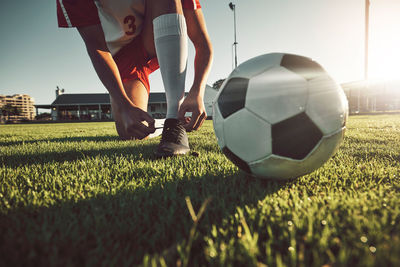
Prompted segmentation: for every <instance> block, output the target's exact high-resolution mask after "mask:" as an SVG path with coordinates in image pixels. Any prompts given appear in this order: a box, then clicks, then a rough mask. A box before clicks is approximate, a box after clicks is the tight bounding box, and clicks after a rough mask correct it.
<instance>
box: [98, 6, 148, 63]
mask: <svg viewBox="0 0 400 267" xmlns="http://www.w3.org/2000/svg"><path fill="white" fill-rule="evenodd" d="M95 4H96V6H97V10H98V14H99V19H100V22H101V26H102V28H103V32H104V36H105V39H106V42H107V47H108V49H109V50H110V52H111V54H112V55H115V54H116V53H117V52H118V51H119V50H120V49H121V48H122V47H123V46H125V45H126V44H128V43H130V42H131V41H132V40H133V38H135V37H136V36H138V35H139V34H140V33H141V31H142V28H143V21H144V14H145V0H118V1H115V0H96V1H95Z"/></svg>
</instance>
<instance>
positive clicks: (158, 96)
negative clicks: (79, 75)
mask: <svg viewBox="0 0 400 267" xmlns="http://www.w3.org/2000/svg"><path fill="white" fill-rule="evenodd" d="M166 101H167V100H166V98H165V93H150V96H149V103H166ZM99 104H102V105H110V95H109V94H62V95H59V96H58V97H57V98H56V100H54V102H53V103H52V104H51V105H52V106H70V105H99Z"/></svg>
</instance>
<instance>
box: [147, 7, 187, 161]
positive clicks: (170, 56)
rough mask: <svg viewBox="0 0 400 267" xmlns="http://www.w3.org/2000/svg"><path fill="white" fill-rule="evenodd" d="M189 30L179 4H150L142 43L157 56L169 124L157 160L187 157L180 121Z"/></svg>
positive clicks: (150, 52) (183, 130) (148, 51)
mask: <svg viewBox="0 0 400 267" xmlns="http://www.w3.org/2000/svg"><path fill="white" fill-rule="evenodd" d="M187 39H188V37H187V30H186V21H185V18H184V16H183V11H182V4H181V1H180V0H147V1H146V15H145V23H144V28H143V42H144V46H145V49H146V51H147V53H148V54H149V55H155V54H156V55H157V59H158V63H159V65H160V71H161V76H162V79H163V83H164V88H165V93H166V98H167V116H166V117H167V120H166V121H165V124H164V130H163V138H162V140H161V143H160V145H159V147H158V149H157V151H156V155H157V156H172V155H176V154H185V153H187V152H188V151H189V150H190V149H189V143H188V140H187V135H186V131H185V129H184V127H183V126H182V123H180V122H179V120H178V111H179V107H180V105H181V103H182V101H183V98H184V92H185V78H186V65H187V50H188V48H187Z"/></svg>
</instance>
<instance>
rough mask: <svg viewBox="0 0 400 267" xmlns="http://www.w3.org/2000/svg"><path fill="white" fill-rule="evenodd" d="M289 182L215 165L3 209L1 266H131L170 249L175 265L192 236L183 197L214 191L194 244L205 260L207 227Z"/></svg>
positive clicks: (196, 200) (195, 198)
mask: <svg viewBox="0 0 400 267" xmlns="http://www.w3.org/2000/svg"><path fill="white" fill-rule="evenodd" d="M140 171H141V170H140V169H138V172H139V173H140ZM142 171H143V172H145V171H146V170H142ZM212 173H213V174H212ZM285 186H290V182H287V183H284V182H281V183H278V182H270V181H265V180H260V179H254V178H250V177H246V176H245V175H244V174H243V173H241V172H239V173H236V174H234V175H232V176H226V175H224V174H223V173H220V174H218V173H217V174H216V173H215V171H214V172H211V171H210V172H208V173H207V174H206V175H204V176H201V177H200V176H197V177H196V176H191V177H185V178H183V179H180V180H172V181H163V178H160V179H159V180H158V182H156V183H152V184H150V185H148V186H143V187H139V188H138V189H135V190H127V189H124V190H119V191H116V192H110V193H109V194H102V195H97V196H94V197H92V198H90V199H83V200H77V201H65V202H64V201H63V202H62V203H58V204H56V205H53V206H51V207H40V208H35V207H26V208H20V209H16V210H13V211H10V212H9V213H8V214H1V215H0V254H1V255H3V256H2V257H1V259H0V265H3V264H4V265H5V266H19V265H22V266H32V265H34V266H48V265H57V266H59V265H62V266H65V265H78V266H81V265H89V266H92V265H96V266H98V265H104V266H109V265H117V266H130V265H132V264H138V263H140V262H141V261H142V259H143V256H144V255H145V254H152V253H160V252H163V251H166V250H171V251H173V253H172V254H173V255H172V256H171V257H172V262H171V263H172V264H175V263H176V255H177V254H176V245H177V244H179V243H181V242H182V241H184V240H187V238H188V236H189V231H190V228H191V226H192V223H193V222H192V220H191V217H190V214H189V212H188V209H187V207H186V203H185V196H189V197H190V199H191V201H192V203H193V206H194V209H195V210H196V211H197V210H198V209H199V207H200V206H201V204H202V202H203V201H204V200H205V199H206V198H208V197H212V202H211V203H210V204H209V206H208V207H207V210H206V213H205V214H204V216H203V218H202V219H201V221H200V224H199V225H198V231H199V233H200V237H197V242H196V243H195V245H194V247H193V249H192V251H193V253H194V254H196V265H197V264H198V265H205V264H206V263H205V262H202V260H204V257H202V256H201V255H203V254H204V253H203V251H202V245H201V244H203V243H204V240H202V236H204V235H208V234H209V233H210V231H211V229H212V225H215V224H216V225H218V224H219V223H221V222H222V221H223V220H227V219H229V217H230V216H231V215H232V214H234V213H235V211H236V208H237V207H244V206H245V205H248V206H254V205H257V203H258V201H259V200H262V199H264V198H265V197H266V195H269V194H273V193H274V192H276V191H277V190H279V189H280V188H282V187H285ZM236 227H237V226H236Z"/></svg>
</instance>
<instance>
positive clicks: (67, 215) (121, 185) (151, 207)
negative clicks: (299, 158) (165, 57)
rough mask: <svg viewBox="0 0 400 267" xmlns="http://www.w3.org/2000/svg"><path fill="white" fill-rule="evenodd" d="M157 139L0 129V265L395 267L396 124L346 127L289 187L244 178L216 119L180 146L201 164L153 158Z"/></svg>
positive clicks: (362, 121)
mask: <svg viewBox="0 0 400 267" xmlns="http://www.w3.org/2000/svg"><path fill="white" fill-rule="evenodd" d="M158 140H159V139H158V138H157V139H153V140H148V141H143V142H135V141H119V140H118V139H117V135H116V132H115V130H114V124H113V123H107V122H105V123H71V124H41V125H35V124H31V125H3V126H0V255H1V256H0V266H32V265H35V266H49V265H51V266H71V265H79V266H81V265H87V266H131V265H136V264H143V265H146V266H148V265H153V266H156V265H157V266H175V265H178V266H197V265H201V266H207V265H212V266H233V265H235V266H240V265H242V266H243V265H245V266H400V239H399V238H400V178H399V176H400V172H399V170H400V163H399V160H400V116H399V115H379V116H354V117H350V119H349V122H348V130H347V132H346V137H345V140H344V142H343V144H342V145H341V147H340V150H339V151H338V153H337V154H336V155H335V156H334V157H333V158H331V159H330V160H329V161H328V162H327V163H326V164H325V165H324V166H323V167H321V168H320V169H318V170H317V171H314V172H313V173H311V174H309V175H306V176H303V177H301V178H299V179H296V180H291V181H281V182H276V181H268V180H261V179H255V178H252V177H246V175H245V174H244V173H243V172H241V171H239V170H238V168H237V167H236V166H235V165H233V164H232V163H231V162H230V161H229V160H227V158H225V156H224V155H223V154H221V152H220V150H219V148H218V146H217V143H216V139H215V136H214V133H213V129H212V123H211V121H207V122H206V123H205V125H204V126H203V128H202V129H201V130H200V131H198V132H196V133H190V135H189V141H190V142H191V146H192V149H193V150H194V151H196V152H198V153H199V155H198V156H196V155H191V156H185V157H180V158H174V159H162V160H155V159H154V158H153V150H154V149H155V147H156V145H157V143H158ZM187 197H188V198H187ZM189 199H190V201H189ZM190 204H192V206H193V207H192V206H191V205H190ZM201 207H202V208H201Z"/></svg>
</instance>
